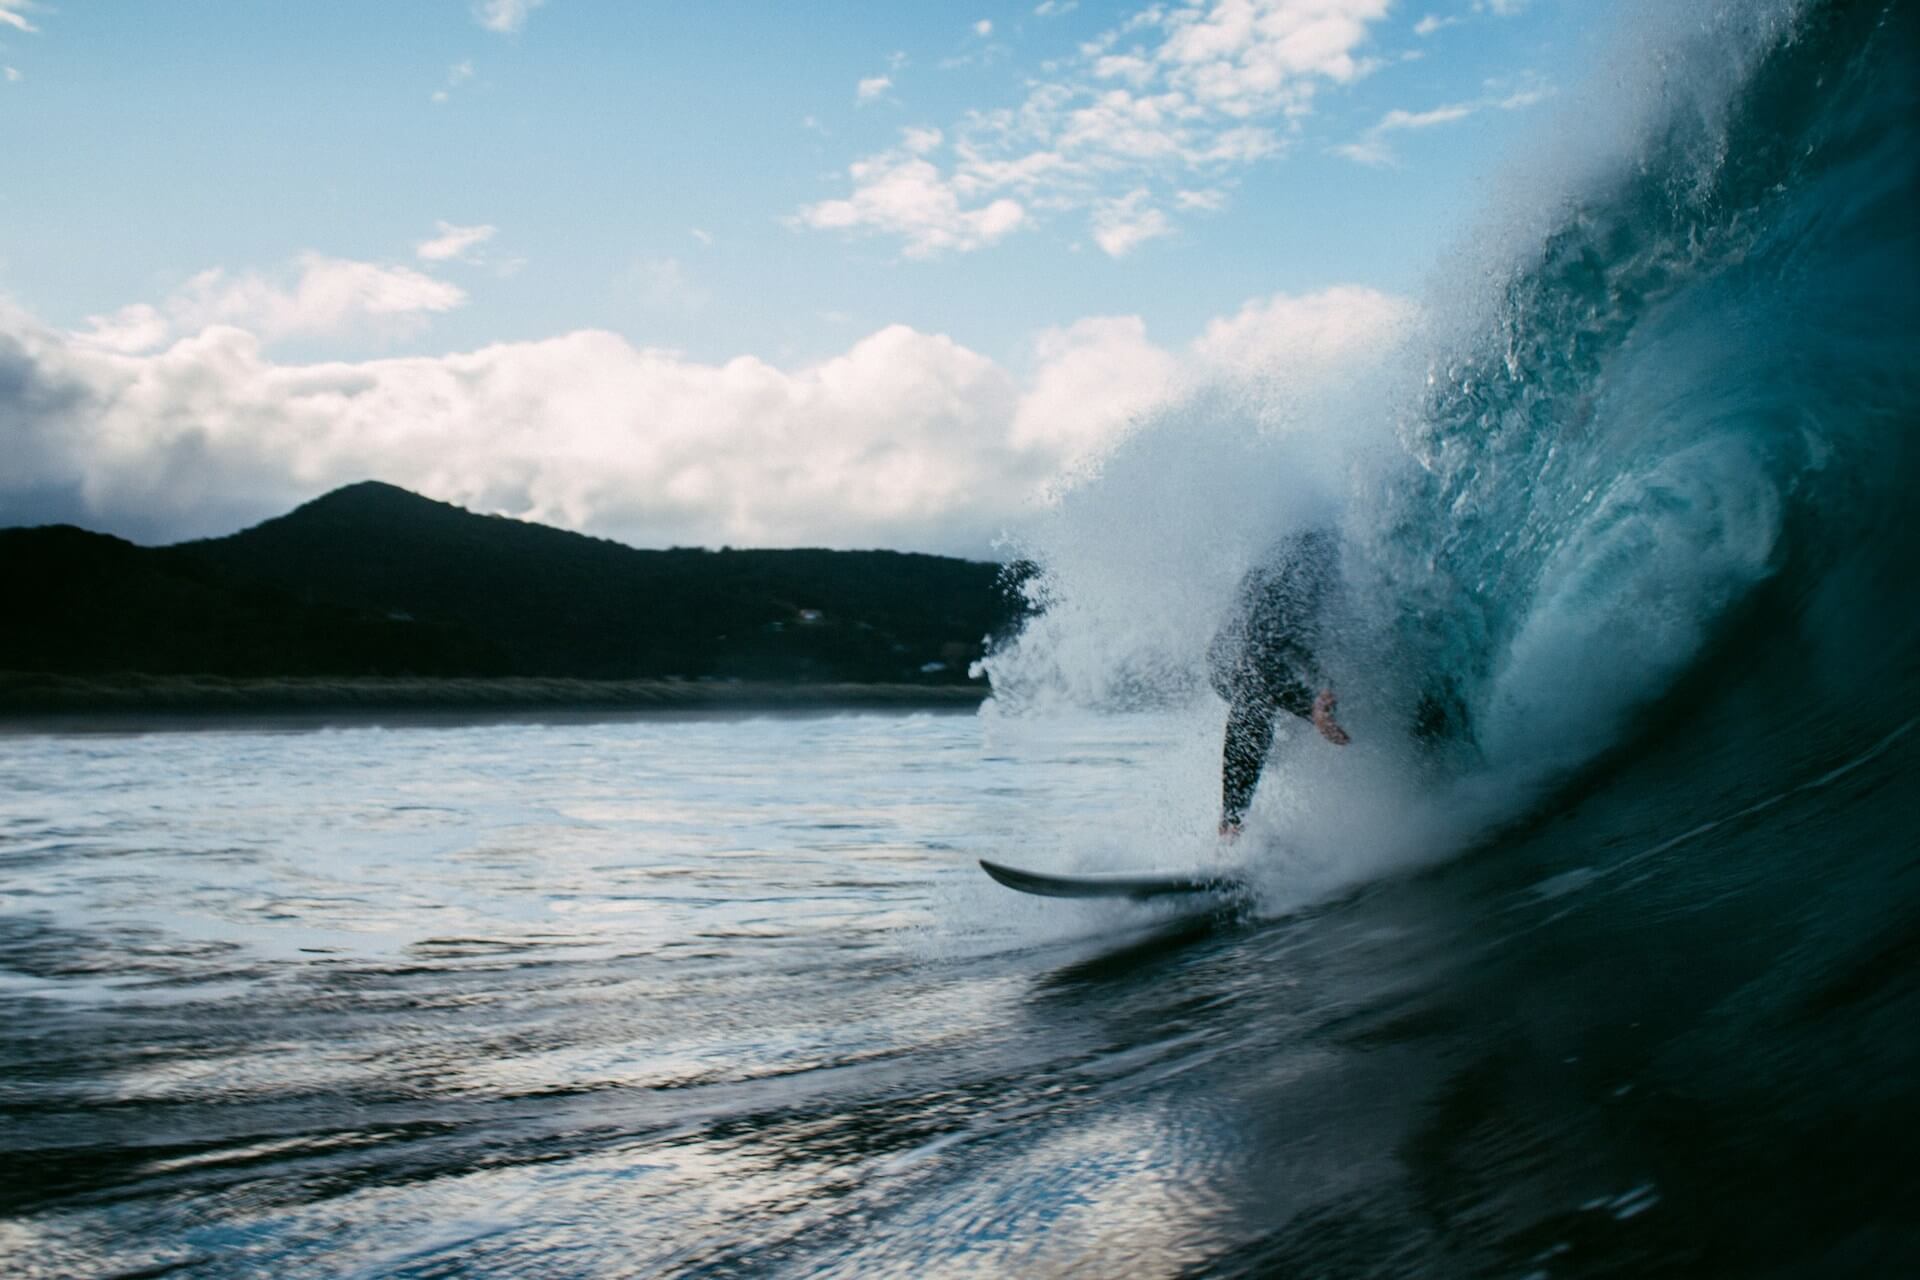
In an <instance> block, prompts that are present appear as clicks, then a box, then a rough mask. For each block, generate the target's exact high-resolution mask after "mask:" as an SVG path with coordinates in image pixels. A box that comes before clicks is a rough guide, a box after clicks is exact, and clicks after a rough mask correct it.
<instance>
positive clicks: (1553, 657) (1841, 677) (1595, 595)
mask: <svg viewBox="0 0 1920 1280" xmlns="http://www.w3.org/2000/svg"><path fill="white" fill-rule="evenodd" d="M1917 26H1920V22H1917V21H1916V16H1915V7H1914V6H1912V5H1910V4H1884V5H1851V4H1837V3H1836V4H1827V5H1818V6H1809V7H1806V8H1804V9H1803V10H1801V11H1798V12H1796V13H1794V14H1792V20H1791V21H1782V22H1779V23H1777V24H1775V25H1773V26H1770V27H1767V28H1766V29H1764V30H1762V31H1761V32H1760V33H1759V35H1758V36H1757V37H1755V39H1756V46H1755V48H1754V52H1753V56H1752V59H1751V62H1750V63H1749V64H1748V65H1746V66H1745V67H1744V68H1743V69H1742V71H1741V73H1740V74H1739V75H1738V76H1735V77H1734V78H1733V79H1732V87H1731V88H1730V89H1729V90H1728V91H1727V96H1726V98H1725V100H1724V101H1714V102H1711V103H1707V104H1705V105H1703V102H1702V100H1701V99H1700V98H1699V97H1697V96H1692V95H1689V94H1687V93H1686V92H1684V89H1685V83H1684V82H1685V80H1686V76H1687V64H1686V59H1687V58H1689V57H1697V58H1700V59H1703V60H1711V61H1712V62H1713V63H1714V64H1715V65H1716V66H1717V65H1720V64H1724V63H1725V62H1726V61H1727V60H1728V58H1729V57H1730V55H1729V54H1728V53H1727V52H1726V47H1727V46H1728V44H1729V43H1731V40H1732V38H1731V36H1730V35H1729V34H1728V33H1727V32H1726V31H1724V30H1719V29H1715V28H1712V27H1711V26H1710V25H1709V26H1708V27H1707V28H1706V29H1704V30H1703V32H1702V33H1701V35H1700V37H1699V39H1698V42H1697V44H1698V47H1697V48H1694V49H1691V50H1689V49H1686V48H1683V49H1682V50H1680V51H1679V53H1678V54H1677V55H1675V69H1674V70H1673V71H1672V72H1671V73H1670V77H1669V78H1670V80H1672V81H1674V82H1676V83H1675V85H1670V86H1669V87H1668V89H1667V91H1666V99H1665V103H1666V110H1665V113H1664V114H1662V115H1659V116H1658V117H1657V118H1656V119H1655V120H1654V122H1653V123H1652V124H1651V125H1650V126H1649V127H1648V128H1647V129H1646V131H1645V133H1644V136H1643V137H1642V139H1641V140H1640V142H1639V143H1638V144H1637V146H1636V147H1635V148H1634V149H1632V150H1631V151H1630V152H1629V153H1628V155H1627V156H1626V157H1625V159H1624V160H1623V162H1622V163H1620V164H1619V165H1618V166H1616V171H1615V172H1614V173H1613V174H1612V175H1611V176H1610V177H1608V178H1606V179H1603V180H1600V181H1597V182H1593V183H1590V184H1588V187H1587V189H1586V190H1585V191H1584V192H1583V193H1582V194H1580V195H1578V196H1576V197H1575V198H1574V199H1572V200H1571V201H1570V202H1569V204H1568V206H1567V208H1566V210H1565V213H1564V215H1563V216H1562V217H1561V219H1560V220H1559V222H1558V224H1557V226H1555V227H1554V229H1553V230H1552V231H1551V233H1550V234H1549V235H1547V236H1546V238H1545V240H1544V242H1543V243H1541V244H1540V245H1539V247H1538V249H1537V251H1534V252H1530V253H1527V254H1525V255H1524V256H1523V258H1522V261H1521V262H1520V263H1519V265H1517V266H1512V267H1511V268H1510V269H1509V271H1508V274H1507V276H1506V278H1505V280H1504V283H1503V285H1502V286H1501V288H1500V294H1499V299H1498V304H1497V306H1496V307H1495V308H1494V309H1493V312H1492V319H1491V322H1490V323H1488V324H1485V325H1484V326H1482V327H1480V328H1479V329H1478V330H1477V331H1475V332H1474V333H1472V334H1471V336H1469V337H1467V338H1465V339H1463V340H1461V341H1459V342H1457V343H1456V344H1455V346H1454V347H1453V349H1452V350H1450V351H1447V352H1445V353H1443V354H1442V355H1441V356H1440V357H1438V358H1437V359H1436V361H1435V364H1434V372H1433V375H1432V380H1431V385H1430V390H1429V392H1428V394H1427V395H1426V396H1425V398H1424V401H1423V402H1422V404H1421V405H1420V408H1419V411H1418V413H1417V414H1416V415H1415V416H1414V417H1413V419H1412V420H1411V421H1410V422H1409V423H1407V424H1406V426H1405V429H1404V431H1403V435H1404V437H1405V438H1406V440H1407V441H1408V443H1409V444H1410V446H1411V448H1412V450H1413V452H1414V453H1415V455H1416V456H1417V457H1418V459H1419V461H1420V463H1421V467H1420V468H1418V469H1415V468H1409V469H1408V472H1407V474H1406V476H1404V477H1403V478H1402V480H1401V482H1400V483H1399V484H1398V485H1396V486H1394V487H1393V488H1392V489H1391V490H1390V493H1389V497H1388V499H1387V501H1386V502H1385V503H1384V504H1383V510H1382V511H1381V512H1379V513H1377V514H1376V515H1375V516H1374V517H1373V524H1374V527H1375V528H1376V529H1377V535H1376V537H1377V543H1378V545H1377V547H1376V551H1377V552H1378V554H1379V557H1380V559H1381V560H1382V561H1383V562H1384V563H1386V564H1387V565H1389V566H1390V568H1389V572H1388V583H1387V586H1388V589H1390V591H1391V594H1392V595H1393V597H1394V598H1395V599H1397V600H1401V601H1404V602H1407V606H1408V607H1405V608H1404V609H1403V610H1402V613H1401V622H1400V624H1399V625H1400V629H1401V631H1402V633H1403V642H1404V643H1405V644H1406V645H1407V646H1408V648H1407V652H1408V653H1409V654H1410V655H1411V656H1410V657H1409V658H1408V659H1407V660H1408V661H1409V662H1410V663H1412V664H1413V665H1415V666H1419V667H1423V668H1426V669H1428V670H1432V671H1440V672H1445V673H1447V675H1448V677H1449V678H1451V679H1452V680H1454V681H1456V682H1457V683H1458V685H1459V686H1460V687H1461V688H1462V689H1463V691H1464V694H1465V697H1466V700H1467V702H1468V703H1469V705H1470V706H1471V708H1472V715H1471V720H1472V722H1473V723H1474V725H1475V727H1476V732H1475V737H1476V741H1477V745H1478V746H1479V747H1480V749H1481V750H1482V751H1483V752H1485V753H1486V755H1487V757H1488V759H1489V760H1490V761H1491V762H1493V763H1496V764H1501V763H1514V762H1520V761H1525V762H1528V763H1532V764H1538V765H1558V766H1566V765H1572V764H1577V763H1578V762H1579V761H1580V760H1581V759H1583V758H1585V757H1587V756H1590V755H1591V754H1593V753H1596V752H1599V751H1601V750H1604V749H1607V748H1609V747H1612V748H1618V747H1619V746H1620V744H1621V742H1622V739H1623V738H1631V737H1632V736H1633V734H1634V732H1635V730H1636V727H1637V726H1643V725H1644V726H1650V727H1651V726H1658V725H1659V724H1661V723H1662V715H1663V714H1664V713H1665V712H1666V711H1667V710H1669V708H1668V707H1667V706H1666V705H1665V704H1667V703H1668V702H1669V701H1670V699H1671V696H1672V695H1673V694H1674V692H1675V691H1676V689H1677V688H1691V687H1694V686H1695V685H1697V684H1698V683H1699V682H1700V681H1701V680H1702V679H1703V678H1704V679H1706V680H1707V681H1709V682H1710V681H1711V680H1712V679H1713V678H1714V677H1712V676H1711V675H1707V676H1704V677H1703V675H1702V672H1703V669H1706V668H1712V667H1718V668H1719V669H1720V671H1721V673H1722V678H1726V679H1741V678H1758V677H1757V676H1751V674H1750V673H1753V672H1757V671H1760V670H1762V669H1765V670H1766V671H1767V672H1769V673H1770V674H1768V675H1767V676H1766V678H1767V679H1777V680H1780V681H1781V684H1780V686H1779V687H1777V688H1773V689H1770V690H1767V691H1766V694H1767V696H1766V697H1765V698H1763V699H1762V701H1763V702H1764V704H1765V705H1766V706H1768V707H1769V708H1770V709H1771V712H1772V714H1775V715H1779V716H1806V715H1810V714H1814V713H1815V709H1816V708H1818V709H1820V710H1821V711H1822V712H1823V713H1825V714H1831V713H1833V712H1834V711H1835V709H1836V707H1837V706H1844V707H1847V708H1850V710H1851V712H1852V713H1857V714H1858V715H1859V716H1860V717H1861V719H1862V721H1863V732H1866V733H1871V732H1874V731H1885V730H1886V729H1887V728H1889V727H1890V726H1891V725H1892V724H1895V723H1897V722H1898V721H1899V720H1901V719H1902V718H1903V717H1904V716H1905V715H1907V714H1910V711H1911V709H1912V708H1913V707H1914V706H1915V705H1916V700H1915V697H1914V692H1915V690H1914V681H1913V674H1912V670H1911V664H1910V661H1909V660H1908V658H1907V656H1906V655H1907V654H1909V653H1911V652H1912V642H1913V639H1914V636H1915V633H1914V626H1915V623H1914V616H1913V615H1914V612H1915V611H1913V610H1912V609H1911V608H1907V607H1903V606H1901V605H1899V604H1898V601H1899V600H1900V599H1901V591H1900V589H1899V586H1898V584H1899V583H1900V582H1901V581H1903V580H1904V581H1910V580H1911V579H1910V576H1909V574H1910V571H1911V569H1912V568H1913V567H1914V566H1915V565H1916V564H1920V554H1916V548H1917V547H1920V539H1917V538H1916V535H1915V532H1914V527H1913V522H1912V520H1911V518H1910V517H1908V516H1907V515H1906V514H1905V513H1906V511H1907V509H1908V492H1909V489H1910V487H1911V485H1912V483H1913V478H1914V476H1915V474H1916V468H1915V466H1914V463H1915V444H1914V441H1915V439H1916V436H1915V432H1914V427H1915V426H1916V421H1917V420H1920V373H1916V370H1917V369H1920V364H1916V362H1915V360H1914V354H1915V346H1916V342H1915V339H1916V337H1917V336H1920V287H1916V286H1920V238H1917V237H1916V226H1920V219H1916V218H1915V217H1914V216H1913V210H1914V209H1915V208H1917V207H1920V176H1917V175H1916V154H1920V152H1917V151H1916V147H1915V145H1914V138H1913V123H1912V122H1913V121H1914V120H1915V119H1916V118H1920V103H1916V102H1915V96H1916V92H1915V86H1916V84H1920V74H1916V71H1917V70H1920V69H1917V68H1916V66H1915V60H1916V59H1915V51H1916V50H1920V31H1916V27H1917ZM1749 34H1750V35H1751V33H1749ZM1699 78H1700V79H1701V80H1702V81H1705V82H1709V83H1711V82H1715V81H1717V79H1718V77H1716V76H1713V75H1708V74H1706V72H1705V71H1704V70H1702V72H1701V74H1700V76H1699ZM1775 648H1780V649H1783V650H1786V651H1788V652H1789V653H1791V654H1798V655H1800V656H1801V657H1802V659H1803V663H1802V664H1800V667H1801V669H1799V670H1797V671H1796V670H1795V666H1796V664H1795V663H1793V662H1792V661H1779V660H1776V659H1774V658H1772V657H1771V656H1767V655H1766V654H1765V652H1764V651H1770V650H1772V649H1775ZM1763 658H1764V660H1763ZM1776 669H1777V672H1776Z"/></svg>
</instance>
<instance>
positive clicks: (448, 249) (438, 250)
mask: <svg viewBox="0 0 1920 1280" xmlns="http://www.w3.org/2000/svg"><path fill="white" fill-rule="evenodd" d="M433 225H434V228H435V231H436V234H435V235H434V236H433V237H432V238H431V239H428V240H422V241H421V242H420V243H419V244H417V245H415V246H414V249H413V251H414V254H415V255H416V256H418V257H420V258H422V259H424V260H425V261H427V262H448V261H451V260H453V259H457V258H464V257H466V256H467V251H468V250H469V249H474V248H478V247H479V246H480V245H483V244H485V243H486V242H487V241H489V240H491V239H493V236H494V233H495V232H496V231H498V230H499V228H498V227H494V226H490V225H487V224H485V223H482V224H480V225H478V226H472V227H459V226H455V225H454V224H453V223H451V222H435V223H434V224H433Z"/></svg>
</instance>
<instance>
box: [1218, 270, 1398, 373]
mask: <svg viewBox="0 0 1920 1280" xmlns="http://www.w3.org/2000/svg"><path fill="white" fill-rule="evenodd" d="M1413 317H1414V309H1413V305H1412V304H1411V303H1409V302H1408V301H1407V300H1406V299H1404V298H1399V297H1396V296H1394V295H1392V294H1387V293H1381V292H1380V291H1378V290H1376V289H1369V288H1366V287H1364V286H1362V285H1336V286H1334V287H1333V288H1331V289H1323V290H1321V291H1320V292H1318V293H1310V294H1284V293H1280V294H1275V295H1273V296H1272V297H1270V298H1258V299H1255V300H1254V301H1252V302H1249V303H1247V304H1246V305H1244V306H1243V307H1241V308H1240V310H1239V311H1237V312H1235V313H1234V314H1233V315H1231V316H1225V317H1222V318H1220V319H1217V320H1213V321H1210V322H1209V323H1208V324H1207V326H1206V328H1205V329H1204V330H1203V331H1202V332H1201V334H1200V336H1199V337H1198V338H1196V339H1194V342H1193V348H1192V349H1193V354H1194V356H1195V357H1197V358H1198V360H1199V361H1201V362H1202V363H1203V364H1205V365H1206V366H1208V367H1209V368H1211V369H1213V370H1216V371H1220V372H1228V371H1243V372H1253V373H1258V372H1263V371H1267V370H1271V369H1273V368H1274V367H1276V366H1282V365H1291V366H1294V367H1319V366H1323V365H1330V364H1335V363H1339V362H1341V361H1344V360H1347V359H1349V358H1350V357H1353V356H1356V355H1363V354H1366V353H1367V352H1370V351H1377V350H1379V349H1380V347H1381V346H1382V344H1383V343H1384V342H1385V341H1386V340H1387V339H1388V338H1389V337H1390V336H1391V335H1394V334H1398V333H1400V332H1402V331H1403V330H1404V329H1405V328H1406V326H1407V325H1408V324H1410V323H1411V322H1412V320H1413Z"/></svg>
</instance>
